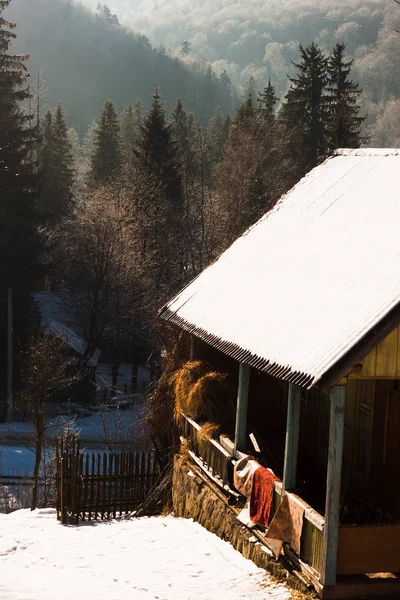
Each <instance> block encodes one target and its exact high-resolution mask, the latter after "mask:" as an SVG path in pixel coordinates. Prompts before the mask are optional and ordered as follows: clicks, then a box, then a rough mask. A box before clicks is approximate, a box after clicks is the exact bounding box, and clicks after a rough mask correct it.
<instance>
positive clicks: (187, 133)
mask: <svg viewBox="0 0 400 600" xmlns="http://www.w3.org/2000/svg"><path fill="white" fill-rule="evenodd" d="M170 128H171V136H172V141H173V144H174V145H175V149H176V158H177V161H178V163H179V165H180V168H181V170H182V171H184V172H188V171H193V169H194V163H195V156H194V151H193V116H192V115H188V113H187V112H186V111H185V109H184V108H183V104H182V102H181V100H178V102H177V103H176V106H175V108H174V110H173V111H172V115H171V119H170Z"/></svg>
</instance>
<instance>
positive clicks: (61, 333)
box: [33, 292, 101, 367]
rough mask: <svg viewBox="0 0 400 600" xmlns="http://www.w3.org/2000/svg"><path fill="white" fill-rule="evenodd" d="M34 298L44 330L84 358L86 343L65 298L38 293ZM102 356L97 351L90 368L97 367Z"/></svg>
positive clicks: (92, 357) (52, 294) (97, 350)
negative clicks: (77, 330) (78, 331)
mask: <svg viewBox="0 0 400 600" xmlns="http://www.w3.org/2000/svg"><path fill="white" fill-rule="evenodd" d="M33 297H34V299H35V301H36V304H37V306H38V309H39V312H40V320H41V326H42V328H43V329H44V330H45V331H48V332H50V333H52V334H53V335H55V336H57V337H58V338H59V339H61V340H62V341H63V342H65V344H67V345H68V346H69V347H70V348H72V349H73V350H74V351H75V352H77V354H79V355H80V356H82V355H83V354H84V352H85V349H86V341H85V340H84V339H83V338H82V337H81V336H80V335H79V334H78V333H77V332H76V330H75V329H74V328H73V320H72V318H71V315H70V314H69V312H68V310H67V308H66V302H65V300H66V299H65V298H64V296H63V295H62V294H54V293H51V292H36V293H35V294H34V295H33ZM100 355H101V351H100V350H99V349H96V351H95V352H94V354H93V355H92V356H91V357H90V359H89V361H88V363H87V364H88V366H89V367H93V366H96V365H97V363H98V361H99V359H100Z"/></svg>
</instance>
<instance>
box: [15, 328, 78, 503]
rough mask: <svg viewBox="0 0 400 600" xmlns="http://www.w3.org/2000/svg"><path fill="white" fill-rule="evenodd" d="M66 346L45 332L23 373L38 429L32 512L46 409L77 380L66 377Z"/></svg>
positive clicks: (27, 399) (31, 349)
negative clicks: (58, 394) (64, 351)
mask: <svg viewBox="0 0 400 600" xmlns="http://www.w3.org/2000/svg"><path fill="white" fill-rule="evenodd" d="M63 348H64V346H63V343H62V341H60V340H59V339H57V338H56V337H54V336H52V335H51V334H48V333H46V332H41V333H40V334H39V335H38V336H37V337H36V338H35V339H34V340H33V341H32V342H31V344H30V346H29V348H28V351H27V353H26V364H25V369H24V372H23V381H24V390H23V393H22V397H23V399H24V400H25V402H26V404H27V407H28V409H29V411H30V413H31V417H32V421H33V426H34V430H35V466H34V471H33V489H32V499H31V510H34V509H35V508H36V506H37V496H38V479H39V469H40V463H41V460H42V456H43V448H44V443H45V437H46V431H47V428H48V421H47V407H48V404H49V402H50V400H51V399H52V398H54V396H55V394H57V393H60V392H62V391H63V390H64V389H65V388H67V387H68V386H69V385H71V384H72V383H73V382H74V381H76V380H77V377H71V376H69V375H68V374H67V367H68V361H67V360H66V358H65V356H64V354H63Z"/></svg>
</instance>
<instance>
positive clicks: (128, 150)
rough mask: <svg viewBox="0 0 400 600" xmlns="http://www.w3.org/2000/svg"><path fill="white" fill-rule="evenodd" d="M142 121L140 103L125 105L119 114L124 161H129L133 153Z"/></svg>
mask: <svg viewBox="0 0 400 600" xmlns="http://www.w3.org/2000/svg"><path fill="white" fill-rule="evenodd" d="M141 122H142V103H141V102H140V101H138V102H136V104H135V106H132V104H130V105H129V106H127V107H126V108H125V110H124V112H123V113H122V116H121V149H122V155H123V158H124V161H125V162H130V161H131V160H132V157H133V155H134V151H135V148H136V145H137V140H138V138H139V134H140V125H141Z"/></svg>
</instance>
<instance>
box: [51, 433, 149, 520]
mask: <svg viewBox="0 0 400 600" xmlns="http://www.w3.org/2000/svg"><path fill="white" fill-rule="evenodd" d="M56 457H57V460H56V465H57V467H56V509H57V518H58V519H59V520H60V521H61V522H62V523H64V524H65V523H79V522H82V521H93V520H98V519H110V518H116V517H118V516H121V515H122V514H123V513H127V512H131V511H134V510H135V509H136V508H137V507H138V506H139V504H141V502H143V500H144V499H145V498H146V496H147V494H148V492H149V491H150V489H151V488H152V487H153V486H154V484H155V483H156V480H157V477H158V472H157V468H156V464H155V460H154V452H106V451H104V452H96V453H92V454H91V455H89V453H86V454H85V453H83V452H81V450H80V446H79V442H75V443H74V444H73V445H72V447H69V448H67V449H66V448H65V447H64V445H63V442H62V441H61V443H57V445H56Z"/></svg>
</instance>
